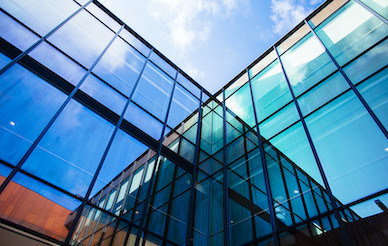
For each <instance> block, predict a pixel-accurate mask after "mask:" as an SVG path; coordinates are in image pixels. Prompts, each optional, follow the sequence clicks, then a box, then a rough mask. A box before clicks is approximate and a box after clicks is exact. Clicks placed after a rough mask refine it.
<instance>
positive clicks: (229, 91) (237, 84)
mask: <svg viewBox="0 0 388 246" xmlns="http://www.w3.org/2000/svg"><path fill="white" fill-rule="evenodd" d="M247 81H248V73H244V74H243V75H241V76H240V77H239V78H237V79H236V81H234V82H233V84H231V85H230V86H228V88H226V89H225V98H227V97H228V96H230V94H232V93H233V92H235V91H236V90H237V89H238V88H240V87H241V86H242V85H243V84H245V83H246V82H247Z"/></svg>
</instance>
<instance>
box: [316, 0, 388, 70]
mask: <svg viewBox="0 0 388 246" xmlns="http://www.w3.org/2000/svg"><path fill="white" fill-rule="evenodd" d="M316 32H317V34H318V36H319V37H320V38H321V40H322V41H323V42H324V43H325V45H326V47H327V48H328V49H329V51H330V52H331V54H332V55H333V56H334V58H335V59H336V60H337V62H338V63H339V64H340V66H342V65H344V64H346V63H347V62H349V61H350V60H351V59H353V58H354V57H356V56H357V55H359V54H361V53H362V52H363V51H365V50H366V49H368V48H369V47H370V46H371V45H373V44H375V43H376V42H378V41H380V40H381V39H382V38H385V37H386V34H387V32H388V26H387V25H386V24H384V23H383V22H382V21H380V20H379V19H378V18H377V17H375V16H374V15H373V14H372V13H370V12H369V11H368V10H366V9H365V8H363V7H362V6H361V5H359V4H357V3H355V2H353V1H352V2H349V3H347V4H346V5H345V6H344V7H342V8H341V9H340V10H339V11H337V12H336V13H334V14H333V15H332V16H330V17H329V18H328V19H327V20H325V21H324V22H323V23H322V24H321V25H319V27H318V28H317V29H316Z"/></svg>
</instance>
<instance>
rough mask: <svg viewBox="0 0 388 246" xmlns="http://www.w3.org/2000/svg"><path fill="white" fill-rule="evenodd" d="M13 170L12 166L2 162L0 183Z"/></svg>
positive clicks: (0, 165)
mask: <svg viewBox="0 0 388 246" xmlns="http://www.w3.org/2000/svg"><path fill="white" fill-rule="evenodd" d="M11 172H12V168H10V167H8V166H5V165H3V164H0V183H3V181H4V180H5V178H6V177H8V175H9V174H10V173H11Z"/></svg>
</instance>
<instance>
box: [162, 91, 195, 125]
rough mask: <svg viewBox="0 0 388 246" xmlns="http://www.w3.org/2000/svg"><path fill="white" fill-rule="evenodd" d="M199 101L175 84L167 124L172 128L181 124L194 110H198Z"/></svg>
mask: <svg viewBox="0 0 388 246" xmlns="http://www.w3.org/2000/svg"><path fill="white" fill-rule="evenodd" d="M198 107H199V101H198V99H197V98H195V97H194V96H193V95H191V94H190V93H188V92H187V91H186V90H185V89H184V88H183V87H182V86H181V85H179V84H177V85H176V86H175V90H174V96H173V99H172V102H171V107H170V111H169V115H168V119H167V124H168V125H169V126H170V127H172V128H174V127H175V126H177V125H178V124H179V123H181V122H182V121H183V120H184V119H185V118H186V117H187V116H189V115H190V114H191V113H192V112H194V110H196V109H198Z"/></svg>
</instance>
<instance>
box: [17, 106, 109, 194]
mask: <svg viewBox="0 0 388 246" xmlns="http://www.w3.org/2000/svg"><path fill="white" fill-rule="evenodd" d="M113 129H114V126H113V125H111V124H110V123H108V122H107V121H105V120H104V119H102V118H100V117H99V116H97V115H96V114H94V113H93V112H92V111H90V110H89V109H87V108H86V107H84V106H82V105H81V104H79V103H78V102H76V101H70V102H69V104H68V105H67V106H66V108H65V109H64V110H63V111H62V113H61V114H60V115H59V117H58V118H57V120H56V121H55V122H54V124H53V125H52V126H51V128H50V129H49V131H48V132H47V133H46V135H45V136H44V137H43V139H42V140H41V141H40V143H39V145H38V146H37V147H36V148H35V149H34V151H33V152H32V153H31V155H30V157H29V158H28V159H27V161H26V162H25V164H24V165H23V169H25V170H26V171H29V172H31V173H33V174H35V175H37V176H39V177H40V178H42V179H45V180H47V181H49V182H52V183H53V184H55V185H58V186H59V187H61V188H63V189H65V190H68V191H70V192H73V193H74V194H78V195H81V196H83V195H84V194H85V193H86V191H87V189H88V187H89V183H90V181H91V180H92V177H93V175H94V172H95V170H96V168H97V166H98V163H99V162H100V159H101V156H102V154H103V153H104V150H105V148H106V145H107V143H108V140H109V138H110V136H111V134H112V132H113ZM85 150H87V151H85ZM43 160H44V161H43ZM69 180H72V182H69Z"/></svg>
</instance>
